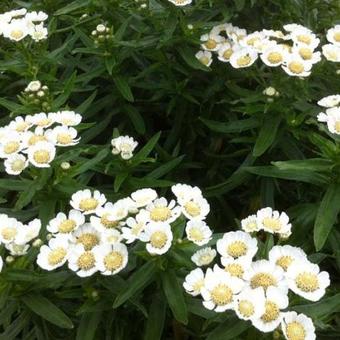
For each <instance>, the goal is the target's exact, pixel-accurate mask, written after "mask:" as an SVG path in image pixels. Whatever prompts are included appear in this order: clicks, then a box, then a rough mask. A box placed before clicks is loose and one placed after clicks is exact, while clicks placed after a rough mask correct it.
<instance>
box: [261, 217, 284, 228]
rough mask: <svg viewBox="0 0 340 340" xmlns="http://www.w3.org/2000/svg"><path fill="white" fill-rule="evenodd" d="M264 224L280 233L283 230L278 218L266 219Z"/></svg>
mask: <svg viewBox="0 0 340 340" xmlns="http://www.w3.org/2000/svg"><path fill="white" fill-rule="evenodd" d="M262 223H263V225H264V226H265V227H266V228H268V229H270V230H272V231H280V229H281V222H280V220H279V219H277V218H271V217H265V218H264V219H263V221H262Z"/></svg>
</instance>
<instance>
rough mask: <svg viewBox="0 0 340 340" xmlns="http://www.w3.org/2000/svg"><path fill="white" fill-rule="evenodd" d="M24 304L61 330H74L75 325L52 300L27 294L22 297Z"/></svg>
mask: <svg viewBox="0 0 340 340" xmlns="http://www.w3.org/2000/svg"><path fill="white" fill-rule="evenodd" d="M21 300H22V301H23V302H24V304H25V305H26V306H27V307H28V308H29V309H30V310H32V311H33V312H34V313H36V314H38V315H39V316H41V317H42V318H43V319H45V320H47V321H49V322H51V323H53V324H54V325H57V326H59V327H61V328H69V329H71V328H73V323H72V321H71V320H70V319H69V317H68V316H67V315H66V314H64V312H63V311H62V310H61V309H59V308H58V307H57V306H56V305H54V304H53V303H52V302H51V301H50V300H48V299H46V298H45V297H43V296H42V295H39V294H27V295H24V296H22V297H21Z"/></svg>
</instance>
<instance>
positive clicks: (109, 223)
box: [100, 214, 119, 229]
mask: <svg viewBox="0 0 340 340" xmlns="http://www.w3.org/2000/svg"><path fill="white" fill-rule="evenodd" d="M109 216H110V214H104V215H103V216H102V217H101V218H100V223H101V224H102V225H103V226H104V227H105V228H108V229H111V228H116V227H117V226H118V224H119V222H117V221H111V220H109V219H108V217H109Z"/></svg>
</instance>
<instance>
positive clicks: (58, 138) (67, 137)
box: [45, 126, 80, 146]
mask: <svg viewBox="0 0 340 340" xmlns="http://www.w3.org/2000/svg"><path fill="white" fill-rule="evenodd" d="M77 133H78V132H77V130H76V129H74V128H73V127H67V126H56V127H55V128H53V129H49V130H47V131H46V134H45V135H46V137H47V139H48V140H49V141H51V142H52V143H53V144H55V145H58V146H70V145H76V144H78V143H79V141H80V137H79V138H77Z"/></svg>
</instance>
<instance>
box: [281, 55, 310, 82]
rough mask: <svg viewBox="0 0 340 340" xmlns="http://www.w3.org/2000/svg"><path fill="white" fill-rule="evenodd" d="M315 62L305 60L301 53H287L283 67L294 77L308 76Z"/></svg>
mask: <svg viewBox="0 0 340 340" xmlns="http://www.w3.org/2000/svg"><path fill="white" fill-rule="evenodd" d="M312 66H313V64H312V63H311V62H310V61H307V60H304V59H302V58H301V57H300V55H299V54H289V55H287V57H286V59H285V61H284V63H283V65H282V68H283V70H284V71H285V72H286V73H287V74H289V75H290V76H293V77H308V76H309V75H310V74H311V69H312Z"/></svg>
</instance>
